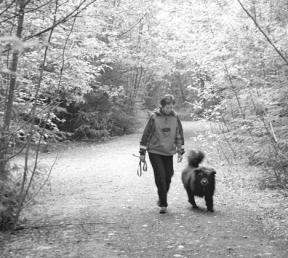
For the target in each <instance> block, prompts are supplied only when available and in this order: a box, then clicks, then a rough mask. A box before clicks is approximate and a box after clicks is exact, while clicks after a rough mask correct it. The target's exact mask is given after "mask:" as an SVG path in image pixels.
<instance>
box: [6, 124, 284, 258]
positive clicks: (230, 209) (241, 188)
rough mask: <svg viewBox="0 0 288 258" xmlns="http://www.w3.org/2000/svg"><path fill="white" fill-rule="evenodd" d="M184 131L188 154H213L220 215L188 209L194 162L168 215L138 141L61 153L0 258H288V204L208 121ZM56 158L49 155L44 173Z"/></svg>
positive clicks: (175, 185) (172, 195) (209, 160)
mask: <svg viewBox="0 0 288 258" xmlns="http://www.w3.org/2000/svg"><path fill="white" fill-rule="evenodd" d="M183 126H184V132H185V139H186V143H185V145H186V148H185V149H186V154H187V152H188V150H190V149H202V150H204V151H205V152H206V159H205V160H204V163H203V165H206V166H210V167H214V168H215V169H216V171H217V174H216V180H217V181H216V193H215V196H214V201H215V212H214V213H207V212H206V211H205V202H204V200H203V199H200V198H198V199H196V202H197V203H198V205H199V206H200V207H202V208H203V209H200V210H198V211H195V210H192V209H191V207H190V205H189V203H188V202H187V197H186V193H185V191H184V189H183V186H182V183H181V180H180V177H181V170H182V169H183V168H184V166H186V154H185V158H184V160H183V162H182V163H176V160H175V159H174V161H175V164H174V168H175V174H174V177H173V179H172V183H171V189H170V192H169V196H168V203H169V207H168V213H167V214H159V208H158V207H157V206H156V201H157V194H156V187H155V185H154V179H153V172H152V168H151V165H150V163H148V171H147V172H144V173H143V175H142V177H138V176H137V174H136V170H137V166H138V159H137V158H136V157H134V156H132V154H138V147H139V139H140V137H141V134H140V132H139V133H136V134H133V135H128V136H123V137H117V138H114V139H112V140H111V141H109V142H106V143H101V144H85V145H84V144H83V145H80V146H76V147H75V146H74V147H73V146H72V147H71V148H68V149H66V150H65V151H63V150H62V151H60V152H59V155H58V159H57V162H56V164H55V166H54V168H53V171H52V175H51V179H50V182H49V184H48V185H47V187H46V188H45V189H44V191H43V193H42V194H41V195H39V196H38V198H37V202H36V203H34V205H33V206H31V207H30V208H28V209H27V210H26V211H25V213H24V216H25V217H26V223H25V225H24V229H22V230H18V231H16V232H14V233H5V234H4V233H1V234H0V244H1V245H2V247H1V245H0V249H2V250H0V257H5V258H10V257H11V258H12V257H13V258H15V257H27V258H28V257H29V258H30V257H37V258H39V257H49V258H51V257H84V258H89V257H99V258H102V257H109V258H110V257H111V258H113V257H213V258H214V257H245V258H246V257H288V245H287V235H288V234H287V233H288V232H287V228H288V227H287V225H288V219H287V218H288V202H287V197H285V195H283V193H281V192H280V191H279V190H269V189H266V190H260V189H259V182H260V181H259V178H261V176H262V174H263V172H261V171H260V170H259V169H257V168H253V167H248V166H247V165H246V162H245V160H236V159H231V160H232V162H231V160H230V162H229V164H228V163H227V161H226V160H225V159H223V158H222V157H221V156H222V155H220V152H219V146H218V145H217V144H218V143H217V140H216V139H217V137H218V136H217V135H216V134H213V133H212V132H211V130H210V129H211V124H210V123H209V122H205V121H198V122H185V123H183ZM217 150H218V151H217ZM222 150H223V149H222ZM224 152H226V156H227V155H228V156H229V155H230V154H229V152H228V150H224ZM56 155H57V154H56V152H52V153H50V154H41V162H40V166H42V167H45V166H48V167H49V166H51V164H52V163H53V162H54V161H55V157H56ZM285 226H286V228H285ZM285 230H286V231H285ZM1 251H2V252H1Z"/></svg>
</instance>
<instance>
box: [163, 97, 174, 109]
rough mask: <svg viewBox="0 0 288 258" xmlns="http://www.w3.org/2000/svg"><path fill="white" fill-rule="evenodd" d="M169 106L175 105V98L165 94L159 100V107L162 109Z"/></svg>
mask: <svg viewBox="0 0 288 258" xmlns="http://www.w3.org/2000/svg"><path fill="white" fill-rule="evenodd" d="M170 104H173V105H174V104H175V98H174V96H173V95H171V94H166V95H165V96H164V97H163V98H162V99H161V100H160V105H161V106H162V107H164V106H166V105H170Z"/></svg>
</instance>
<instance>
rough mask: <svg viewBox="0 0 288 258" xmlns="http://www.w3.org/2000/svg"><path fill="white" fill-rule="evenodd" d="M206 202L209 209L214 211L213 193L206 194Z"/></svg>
mask: <svg viewBox="0 0 288 258" xmlns="http://www.w3.org/2000/svg"><path fill="white" fill-rule="evenodd" d="M205 202H206V206H207V211H210V212H213V211H214V209H213V196H212V195H205Z"/></svg>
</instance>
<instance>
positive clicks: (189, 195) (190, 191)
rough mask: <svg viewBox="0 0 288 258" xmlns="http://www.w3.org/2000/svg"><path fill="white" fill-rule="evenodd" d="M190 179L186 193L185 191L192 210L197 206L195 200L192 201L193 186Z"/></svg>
mask: <svg viewBox="0 0 288 258" xmlns="http://www.w3.org/2000/svg"><path fill="white" fill-rule="evenodd" d="M191 180H192V179H191V177H190V178H189V181H188V184H187V186H186V191H187V194H188V202H190V203H191V205H192V207H193V209H197V208H198V206H197V204H196V202H195V199H194V194H193V191H192V190H191V187H193V185H191Z"/></svg>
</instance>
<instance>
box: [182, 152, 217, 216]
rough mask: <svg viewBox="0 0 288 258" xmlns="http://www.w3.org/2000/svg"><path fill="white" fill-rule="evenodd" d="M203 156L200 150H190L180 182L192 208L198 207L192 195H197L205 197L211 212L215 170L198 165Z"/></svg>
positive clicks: (212, 209)
mask: <svg viewBox="0 0 288 258" xmlns="http://www.w3.org/2000/svg"><path fill="white" fill-rule="evenodd" d="M204 156H205V155H204V153H203V152H201V151H198V152H196V151H194V150H192V151H190V153H189V155H188V166H187V167H186V168H185V169H184V170H183V171H182V183H183V185H184V188H185V189H186V191H187V195H188V201H189V202H190V203H191V204H192V207H193V208H194V209H197V208H198V206H197V204H196V202H195V199H194V196H199V197H205V202H206V206H207V211H209V212H213V211H214V208H213V195H214V191H215V174H216V171H215V170H214V169H213V168H207V167H199V164H200V163H201V162H202V161H203V159H204Z"/></svg>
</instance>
